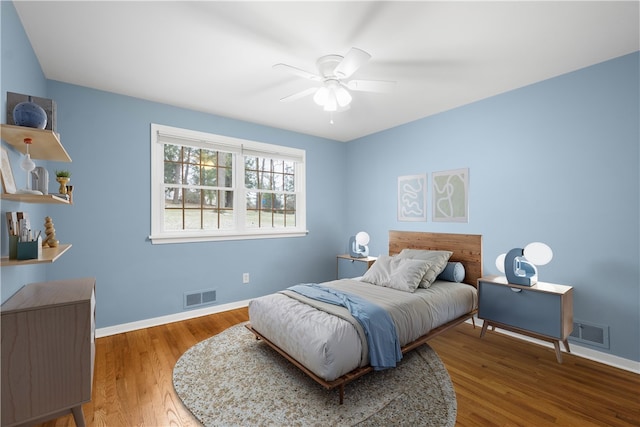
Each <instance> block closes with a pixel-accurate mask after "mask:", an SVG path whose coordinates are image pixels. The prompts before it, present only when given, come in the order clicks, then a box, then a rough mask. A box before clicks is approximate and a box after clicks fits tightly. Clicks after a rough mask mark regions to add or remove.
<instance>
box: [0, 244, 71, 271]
mask: <svg viewBox="0 0 640 427" xmlns="http://www.w3.org/2000/svg"><path fill="white" fill-rule="evenodd" d="M70 247H71V245H70V244H66V245H58V247H55V248H49V247H44V248H42V257H40V258H38V259H9V257H8V256H7V257H2V258H0V267H10V266H18V265H28V264H50V263H52V262H54V261H55V260H57V259H58V258H59V257H60V256H61V255H62V254H63V253H65V252H66V251H68V250H69V248H70Z"/></svg>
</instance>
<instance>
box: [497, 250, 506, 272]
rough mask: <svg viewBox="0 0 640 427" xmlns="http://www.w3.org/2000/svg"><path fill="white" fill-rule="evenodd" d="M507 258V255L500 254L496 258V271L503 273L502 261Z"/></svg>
mask: <svg viewBox="0 0 640 427" xmlns="http://www.w3.org/2000/svg"><path fill="white" fill-rule="evenodd" d="M506 257H507V254H500V255H498V257H497V258H496V267H497V268H498V271H499V272H501V273H504V259H505V258H506Z"/></svg>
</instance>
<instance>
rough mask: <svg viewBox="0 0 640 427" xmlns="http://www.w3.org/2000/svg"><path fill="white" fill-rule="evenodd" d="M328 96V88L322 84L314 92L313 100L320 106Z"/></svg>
mask: <svg viewBox="0 0 640 427" xmlns="http://www.w3.org/2000/svg"><path fill="white" fill-rule="evenodd" d="M328 96H329V89H327V88H326V87H325V86H322V87H321V88H320V89H318V90H317V91H316V94H315V95H313V102H315V103H316V104H318V105H320V106H321V107H322V106H324V104H325V103H326V102H327V97H328Z"/></svg>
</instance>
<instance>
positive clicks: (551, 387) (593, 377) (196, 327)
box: [43, 309, 640, 427]
mask: <svg viewBox="0 0 640 427" xmlns="http://www.w3.org/2000/svg"><path fill="white" fill-rule="evenodd" d="M247 319H248V316H247V311H246V309H238V310H232V311H228V312H224V313H219V314H214V315H210V316H206V317H201V318H198V319H192V320H187V321H182V322H177V323H171V324H168V325H164V326H158V327H153V328H148V329H143V330H140V331H134V332H128V333H125V334H119V335H114V336H110V337H104V338H99V339H98V340H97V342H96V364H95V377H94V387H93V400H92V401H91V402H90V403H87V404H86V405H84V407H83V410H84V413H85V417H86V421H87V425H88V426H110V427H112V426H113V427H120V426H197V425H199V423H198V422H197V421H196V420H195V419H194V418H193V417H192V416H191V414H190V413H189V411H188V410H187V409H185V408H184V407H183V406H182V403H181V402H180V399H179V398H178V397H177V396H176V394H175V392H174V390H173V385H172V370H173V366H174V364H175V362H176V361H177V360H178V358H179V357H180V356H181V355H182V353H183V352H184V351H186V350H187V349H188V348H189V347H191V346H192V345H194V344H196V343H197V342H199V341H201V340H203V339H205V338H208V337H210V336H212V335H215V334H217V333H219V332H221V331H223V330H224V329H226V328H228V327H230V326H232V325H234V324H237V323H239V322H243V321H245V320H247ZM247 333H249V332H247ZM479 335H480V329H479V328H476V329H474V328H473V327H472V326H471V325H468V324H463V325H460V326H458V327H456V328H455V329H454V330H451V331H449V332H447V333H445V334H444V335H442V336H440V337H437V338H435V339H434V340H432V341H430V344H429V345H431V347H432V348H433V349H435V350H436V352H437V353H438V355H439V356H440V358H441V359H442V361H443V362H444V364H445V365H446V367H447V370H448V371H449V374H450V376H451V379H452V382H453V385H454V388H455V390H456V395H457V399H458V418H457V425H459V426H517V425H520V426H545V425H564V426H640V375H636V374H633V373H629V372H626V371H623V370H620V369H616V368H612V367H609V366H606V365H602V364H599V363H596V362H592V361H589V360H585V359H582V358H579V357H577V356H573V355H568V354H564V355H563V356H564V363H563V364H558V363H557V362H556V358H555V355H554V352H553V350H552V349H550V348H547V347H543V346H538V345H536V344H531V343H528V342H525V341H522V340H518V339H516V338H512V337H508V336H505V335H502V334H499V333H496V332H491V331H489V332H487V335H486V336H485V338H483V339H480V338H479ZM346 393H347V395H346V396H347V401H348V393H349V388H348V387H347V389H346ZM43 426H47V427H53V426H57V427H62V426H75V423H74V422H73V418H72V417H71V416H66V417H61V418H59V419H57V420H55V421H51V422H48V423H45V424H43Z"/></svg>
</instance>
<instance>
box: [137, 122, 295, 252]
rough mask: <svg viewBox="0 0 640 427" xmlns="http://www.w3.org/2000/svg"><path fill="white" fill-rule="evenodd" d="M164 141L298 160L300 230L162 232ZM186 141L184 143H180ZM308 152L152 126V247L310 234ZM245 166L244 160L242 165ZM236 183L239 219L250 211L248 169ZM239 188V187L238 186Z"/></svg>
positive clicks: (238, 175)
mask: <svg viewBox="0 0 640 427" xmlns="http://www.w3.org/2000/svg"><path fill="white" fill-rule="evenodd" d="M159 135H162V138H163V139H165V140H166V139H168V138H172V137H174V138H176V143H177V144H181V145H182V144H184V143H185V140H188V141H189V143H190V144H193V145H198V146H200V147H203V148H209V149H215V145H218V146H224V147H225V148H229V147H233V148H232V149H233V150H234V151H235V152H236V153H237V155H239V156H243V155H244V154H255V155H259V156H265V157H266V156H269V155H272V156H274V157H277V158H281V159H297V160H299V161H297V162H296V182H295V185H296V200H297V202H298V205H297V209H296V227H295V228H274V229H267V228H262V229H251V230H248V229H242V228H238V229H236V230H219V231H217V230H216V231H207V230H193V231H192V230H187V231H171V232H166V231H162V224H163V223H164V218H163V215H164V202H163V201H164V166H163V165H164V150H163V143H162V142H160V141H159V138H158V136H159ZM181 140H182V142H180V141H181ZM305 156H306V153H305V151H304V150H301V149H297V148H291V147H284V146H280V145H273V144H266V143H262V142H257V141H250V140H245V139H239V138H232V137H228V136H224V135H216V134H211V133H205V132H198V131H193V130H188V129H181V128H175V127H171V126H165V125H159V124H155V123H152V124H151V234H150V235H149V240H150V241H151V243H152V244H166V243H190V242H208V241H221V240H246V239H273V238H284V237H300V236H305V235H307V234H308V231H307V229H306V183H305V161H306V158H305ZM239 163H241V164H244V161H241V162H239ZM234 183H241V184H240V185H239V186H238V187H235V191H234V201H233V206H234V208H235V209H236V210H235V212H236V222H237V218H238V217H240V216H242V217H244V215H245V212H246V201H245V200H246V199H245V190H244V169H243V168H240V167H236V168H235V176H234ZM234 185H235V184H234Z"/></svg>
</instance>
